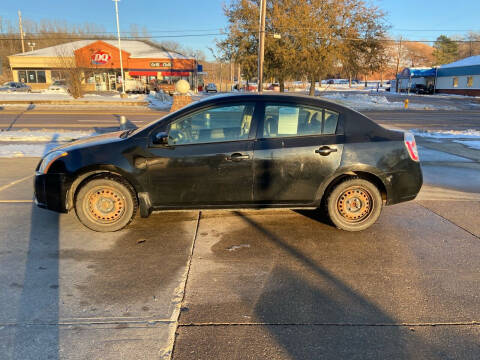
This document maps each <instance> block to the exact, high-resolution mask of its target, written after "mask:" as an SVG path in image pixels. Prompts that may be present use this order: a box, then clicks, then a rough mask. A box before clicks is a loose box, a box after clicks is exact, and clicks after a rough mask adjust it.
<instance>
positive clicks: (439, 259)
mask: <svg viewBox="0 0 480 360" xmlns="http://www.w3.org/2000/svg"><path fill="white" fill-rule="evenodd" d="M37 162H38V159H34V158H30V159H29V158H21V159H0V168H1V169H2V170H3V171H2V172H1V173H0V304H1V305H2V306H0V354H2V355H1V356H0V357H1V358H2V359H4V358H5V359H19V360H20V359H21V360H25V359H26V360H29V359H102V360H103V359H159V358H160V359H168V358H170V356H171V355H172V353H171V352H172V350H173V358H174V359H182V360H183V359H302V360H303V359H387V358H388V359H462V360H463V359H477V358H478V351H479V349H480V348H479V341H478V339H479V338H480V318H479V314H480V298H479V295H478V288H479V286H480V275H479V274H480V262H479V261H478V255H479V254H480V229H479V227H478V221H477V216H478V211H479V210H480V208H479V207H478V206H479V201H478V200H475V201H469V200H468V197H467V195H468V193H465V192H462V191H461V189H457V190H455V191H453V190H452V191H449V192H447V193H446V192H445V188H442V187H438V186H437V187H435V186H434V185H435V184H431V185H429V186H428V187H427V191H426V192H425V193H424V194H422V197H421V199H422V200H421V201H417V202H410V203H405V204H400V205H396V206H392V207H387V208H385V209H384V211H383V214H382V216H381V217H380V219H379V221H378V223H377V224H375V225H374V226H372V228H370V229H368V230H366V231H364V232H361V233H346V232H342V231H339V230H336V229H334V228H333V227H332V226H331V225H330V224H329V223H328V222H327V221H326V220H325V219H324V218H322V217H320V216H319V215H318V214H317V213H316V212H312V211H289V210H275V211H261V212H260V211H242V212H235V211H202V212H201V213H199V212H196V211H188V212H171V213H159V214H154V215H152V216H151V217H150V218H149V219H137V220H136V221H135V222H134V223H133V224H132V225H131V226H129V227H128V228H127V229H125V230H123V231H120V232H117V233H107V234H103V233H95V232H92V231H89V230H88V229H86V228H84V227H83V226H82V225H81V224H80V223H79V222H78V221H77V220H76V218H75V215H74V214H73V213H71V214H67V215H65V214H63V215H59V214H56V213H53V212H50V211H47V210H42V209H39V208H37V207H35V206H34V204H33V203H32V198H33V192H32V175H33V174H32V173H33V169H34V167H35V165H36V164H37ZM427 171H430V170H429V168H428V167H427ZM467 185H468V184H467ZM468 186H470V185H468ZM468 186H467V188H468V189H469V187H468ZM465 194H467V195H465Z"/></svg>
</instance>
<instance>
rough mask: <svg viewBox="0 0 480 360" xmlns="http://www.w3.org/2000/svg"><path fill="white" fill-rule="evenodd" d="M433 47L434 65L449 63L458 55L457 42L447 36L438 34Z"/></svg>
mask: <svg viewBox="0 0 480 360" xmlns="http://www.w3.org/2000/svg"><path fill="white" fill-rule="evenodd" d="M433 47H434V50H433V57H434V59H435V64H436V65H442V64H448V63H451V62H453V61H455V60H456V59H457V57H458V44H457V43H456V42H455V41H453V40H452V39H450V38H449V37H448V36H445V35H440V36H439V37H438V38H437V40H436V41H435V45H433Z"/></svg>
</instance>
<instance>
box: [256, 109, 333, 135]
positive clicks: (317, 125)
mask: <svg viewBox="0 0 480 360" xmlns="http://www.w3.org/2000/svg"><path fill="white" fill-rule="evenodd" d="M337 124H338V113H337V112H334V111H331V110H327V109H323V108H317V107H311V106H304V105H289V104H275V105H273V104H267V105H266V106H265V118H264V123H263V137H264V138H276V137H289V136H309V135H310V136H311V135H333V134H335V132H336V130H337Z"/></svg>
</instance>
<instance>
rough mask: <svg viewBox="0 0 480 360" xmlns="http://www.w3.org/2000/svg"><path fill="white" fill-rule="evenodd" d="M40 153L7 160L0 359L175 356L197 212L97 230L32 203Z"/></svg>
mask: <svg viewBox="0 0 480 360" xmlns="http://www.w3.org/2000/svg"><path fill="white" fill-rule="evenodd" d="M37 162H38V159H28V158H24V159H0V168H1V169H2V170H3V171H2V173H1V174H0V304H1V306H0V354H1V355H0V358H1V359H18V360H29V359H32V360H33V359H35V360H38V359H115V360H117V359H168V358H169V357H170V352H171V350H172V347H173V341H174V332H175V329H176V321H177V318H178V314H179V311H180V305H181V300H182V296H183V289H184V286H185V281H186V273H187V269H188V264H189V259H190V254H191V251H192V244H193V239H194V236H195V234H196V229H197V223H198V213H197V212H179V213H168V214H163V215H162V216H161V217H157V216H155V217H151V218H149V219H147V220H141V221H136V222H134V224H132V226H130V227H129V228H128V229H126V230H124V231H120V232H116V233H107V234H103V233H95V232H92V231H90V230H88V229H86V228H85V227H83V226H82V225H81V224H80V223H79V222H78V221H77V220H76V218H75V216H74V214H73V213H71V214H68V215H65V214H63V215H60V214H57V213H54V212H51V211H47V210H43V209H39V208H37V207H36V206H35V205H34V204H33V202H32V200H31V199H32V198H33V191H32V177H31V175H32V173H33V170H34V167H35V165H36V163H37Z"/></svg>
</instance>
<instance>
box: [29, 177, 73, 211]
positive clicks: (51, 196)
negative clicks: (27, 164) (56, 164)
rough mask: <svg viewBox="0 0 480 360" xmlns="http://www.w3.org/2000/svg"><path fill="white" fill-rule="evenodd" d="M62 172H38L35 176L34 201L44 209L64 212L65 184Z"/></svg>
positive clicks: (65, 209)
mask: <svg viewBox="0 0 480 360" xmlns="http://www.w3.org/2000/svg"><path fill="white" fill-rule="evenodd" d="M66 180H67V179H66V177H65V175H64V174H38V173H37V175H36V176H35V185H34V187H35V203H36V204H37V205H38V206H39V207H41V208H44V209H49V210H53V211H57V212H62V213H66V212H68V210H67V191H68V190H67V186H66V183H67V181H66Z"/></svg>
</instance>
